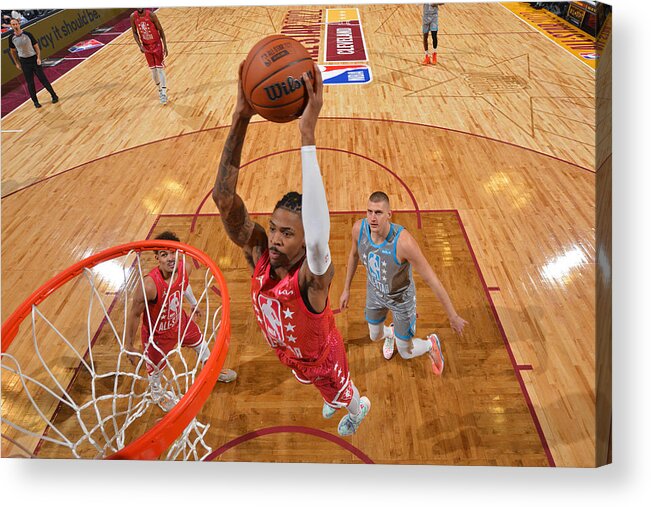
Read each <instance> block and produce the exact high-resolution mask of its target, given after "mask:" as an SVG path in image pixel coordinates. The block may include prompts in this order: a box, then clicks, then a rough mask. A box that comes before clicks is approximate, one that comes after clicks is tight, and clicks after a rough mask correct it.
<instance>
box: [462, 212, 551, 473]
mask: <svg viewBox="0 0 651 507" xmlns="http://www.w3.org/2000/svg"><path fill="white" fill-rule="evenodd" d="M455 212H456V215H457V221H458V222H459V227H460V228H461V232H463V236H464V238H465V240H466V244H467V246H468V250H469V251H470V256H471V257H472V260H473V262H474V264H475V268H476V269H477V274H478V275H479V280H480V281H481V284H482V286H483V287H484V293H485V294H486V299H487V301H488V303H489V305H490V307H491V310H492V312H493V317H494V318H495V322H496V323H497V327H498V329H499V332H500V334H501V335H502V341H503V342H504V347H505V348H506V352H507V354H508V355H509V359H510V360H511V365H512V366H513V370H514V372H515V377H516V379H517V381H518V384H520V390H521V391H522V395H523V396H524V400H525V403H526V404H527V408H528V409H529V414H531V418H532V419H533V424H534V426H535V428H536V431H537V432H538V437H539V438H540V443H541V444H542V446H543V451H544V452H545V455H546V456H547V461H548V463H549V466H550V467H555V466H556V463H555V461H554V457H553V456H552V452H551V449H550V448H549V444H548V443H547V438H546V437H545V432H544V431H543V429H542V426H541V424H540V420H539V419H538V415H537V414H536V408H535V407H534V406H533V402H532V401H531V397H530V396H529V391H528V390H527V386H526V385H525V383H524V379H523V378H522V374H521V373H520V371H521V370H529V369H531V370H533V367H532V366H531V365H519V364H518V362H517V361H516V359H515V355H514V354H513V350H512V349H511V344H510V342H509V339H508V337H507V336H506V331H505V330H504V326H503V325H502V321H501V320H500V316H499V313H498V312H497V308H496V307H495V302H494V301H493V297H492V296H491V293H490V291H489V290H488V285H487V284H486V280H485V279H484V274H483V273H482V270H481V266H480V265H479V261H478V260H477V256H476V255H475V251H474V250H473V248H472V243H471V242H470V238H469V237H468V233H467V232H466V228H465V226H464V224H463V219H462V218H461V214H460V213H459V211H458V210H455Z"/></svg>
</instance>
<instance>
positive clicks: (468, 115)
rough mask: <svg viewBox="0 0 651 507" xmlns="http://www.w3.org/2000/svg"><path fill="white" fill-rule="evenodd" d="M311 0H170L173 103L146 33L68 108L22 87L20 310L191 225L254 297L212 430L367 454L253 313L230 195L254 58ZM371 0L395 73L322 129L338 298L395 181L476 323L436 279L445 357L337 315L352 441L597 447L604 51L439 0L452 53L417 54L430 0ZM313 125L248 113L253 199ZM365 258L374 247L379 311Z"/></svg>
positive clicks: (290, 175) (80, 79)
mask: <svg viewBox="0 0 651 507" xmlns="http://www.w3.org/2000/svg"><path fill="white" fill-rule="evenodd" d="M290 9H291V8H287V7H269V8H265V7H255V8H254V7H246V8H233V9H229V8H220V9H162V10H161V11H160V12H159V18H160V20H161V22H162V24H163V26H164V27H165V30H166V33H167V36H168V40H169V47H170V57H169V62H168V76H169V77H168V79H169V83H170V84H169V86H170V103H169V104H168V105H166V106H165V107H160V106H159V105H158V103H157V97H156V94H155V91H154V89H153V84H152V83H151V81H150V77H149V75H148V70H147V69H146V67H145V66H144V62H143V61H141V55H140V53H139V52H137V51H136V49H137V48H135V47H134V44H133V42H132V41H131V40H130V35H129V34H125V35H123V36H121V37H119V38H117V39H116V41H115V42H114V43H111V44H109V45H108V46H107V47H106V48H104V49H103V50H102V51H100V52H99V53H98V54H97V55H96V56H94V57H93V58H92V59H90V60H89V61H87V62H85V63H84V64H83V65H81V66H80V67H78V68H77V69H75V70H74V71H72V72H70V73H69V74H67V75H65V76H63V77H62V78H61V79H59V80H58V81H57V82H56V89H57V93H58V94H59V95H60V96H61V97H62V100H61V103H60V104H58V105H57V106H60V107H59V108H57V109H55V107H54V106H50V107H45V106H44V107H43V109H42V110H39V112H38V113H36V112H34V111H33V110H31V109H30V108H28V107H26V106H23V107H21V108H20V109H18V110H17V111H15V112H14V113H12V114H10V115H9V116H8V117H6V118H5V119H4V120H3V126H2V128H3V130H18V131H20V132H7V133H5V132H3V133H2V196H3V198H2V261H3V262H2V318H3V320H4V319H5V318H6V317H7V316H8V315H9V314H10V312H11V311H13V309H14V308H15V307H16V306H17V304H18V303H19V302H20V301H22V300H23V299H24V298H25V297H26V296H27V295H29V293H31V292H32V291H33V290H34V289H35V288H36V287H38V286H39V285H40V284H42V283H43V282H45V281H46V280H47V279H48V278H50V277H51V276H53V275H54V274H56V273H57V272H59V271H60V270H61V269H63V268H65V267H67V266H68V265H70V264H72V263H73V262H76V261H77V260H79V259H81V258H83V257H85V256H87V255H89V254H91V253H95V252H97V251H99V250H102V249H104V248H106V247H109V246H112V245H115V244H119V243H124V242H127V241H133V240H137V239H143V238H145V237H147V236H148V235H149V234H150V233H151V232H152V227H154V229H153V230H154V231H158V230H159V229H161V228H168V227H169V228H172V229H175V230H177V232H178V233H179V235H180V236H181V237H182V238H183V239H184V240H185V241H188V242H190V243H191V244H193V245H196V246H198V247H200V248H204V249H205V250H206V251H207V252H208V253H209V254H210V255H211V256H213V258H215V259H216V260H217V262H218V264H219V265H220V266H221V267H222V269H223V270H224V272H225V273H226V275H227V279H228V280H229V288H230V291H231V294H232V299H233V304H234V306H235V307H238V305H239V307H238V312H237V315H238V319H239V320H236V321H235V322H234V325H233V336H232V340H231V344H232V345H231V351H230V353H229V356H228V358H227V363H226V364H227V366H229V367H234V368H236V369H237V370H238V373H239V375H240V377H239V378H238V380H237V381H236V382H235V383H234V384H232V385H228V386H218V388H216V390H215V391H214V393H213V395H212V396H211V398H210V400H209V403H208V404H207V406H206V407H205V408H204V412H203V413H204V414H205V415H206V417H207V418H209V419H210V420H211V421H212V427H213V431H214V433H211V437H212V438H213V440H212V441H211V442H210V443H211V446H213V448H215V449H218V448H220V446H223V445H224V444H227V443H228V442H229V441H232V440H233V439H236V438H238V437H241V436H243V435H246V434H247V433H250V432H252V431H256V430H260V429H261V428H268V427H274V426H280V427H285V426H301V427H305V428H312V429H313V430H314V431H313V432H311V433H310V432H308V433H296V432H294V433H285V432H279V433H270V434H266V435H264V436H261V437H259V438H255V439H252V440H248V441H246V442H244V443H242V444H240V445H238V446H235V447H230V448H228V449H227V450H225V451H224V452H223V453H221V454H219V456H218V457H216V459H222V460H236V461H240V460H241V461H250V460H260V461H314V462H359V460H360V457H359V455H355V454H353V453H351V452H350V451H349V450H346V449H344V448H342V447H340V446H339V445H337V443H336V442H333V441H332V440H327V439H325V438H323V436H322V435H321V433H319V432H318V431H317V430H319V431H323V432H326V433H328V434H330V435H336V423H335V422H334V421H323V420H322V419H321V418H320V410H319V407H320V402H319V399H318V396H317V394H316V391H314V390H313V388H310V387H306V386H302V385H299V384H298V383H296V382H295V380H294V379H293V378H292V377H291V376H290V375H288V373H290V372H288V370H285V369H284V368H283V367H282V365H280V364H278V363H277V360H276V359H275V358H274V356H273V355H272V354H271V353H270V352H269V351H268V350H267V349H266V345H265V344H264V342H263V341H262V340H261V339H260V338H261V337H260V335H259V332H258V331H257V330H255V329H254V328H253V325H252V319H253V317H252V312H250V311H249V313H248V314H247V308H246V304H245V302H247V301H248V300H247V297H248V296H247V290H248V288H247V287H246V283H245V276H243V274H242V273H243V266H244V265H243V259H242V258H241V256H240V255H239V253H238V252H237V251H236V250H235V249H233V248H232V247H229V246H228V245H225V244H224V243H225V242H224V241H223V237H222V235H223V231H222V230H221V224H220V222H219V219H218V217H214V216H210V213H214V212H216V210H215V208H214V205H213V204H212V201H211V200H210V198H209V195H208V194H209V192H210V190H211V188H212V184H213V181H214V177H215V174H216V169H217V163H218V160H219V156H220V152H221V147H222V146H223V142H224V139H225V136H226V133H227V130H228V125H229V123H230V114H231V112H232V106H233V101H234V93H235V80H234V76H235V72H236V68H237V64H238V62H239V61H240V60H241V59H243V58H244V56H245V55H246V53H247V51H248V48H249V47H250V46H252V45H253V44H254V43H255V42H256V41H257V40H258V39H259V38H261V37H263V36H264V35H267V34H271V33H274V32H278V31H279V30H280V28H281V27H282V26H283V22H284V20H285V19H286V16H287V15H288V12H289V10H290ZM310 9H312V10H314V11H319V10H322V11H324V9H325V7H318V6H314V7H310ZM359 9H360V14H361V18H362V23H363V27H364V33H365V36H366V44H367V48H368V52H369V65H370V67H371V68H372V70H373V73H374V81H373V82H372V83H371V84H369V85H366V86H358V87H353V86H350V87H330V88H327V89H326V93H325V106H324V109H323V119H322V120H321V121H320V123H319V128H318V131H317V144H318V146H319V148H320V151H319V161H320V164H321V168H322V173H323V175H324V182H325V186H326V192H327V194H328V199H329V205H330V209H331V211H332V223H333V227H332V237H331V249H332V252H333V258H334V260H335V265H336V268H337V271H338V273H339V275H337V276H336V277H335V282H334V283H333V287H332V289H331V298H332V300H333V305H334V304H335V303H336V302H338V297H339V293H340V290H341V286H342V283H343V276H344V272H345V258H346V255H347V250H348V248H349V240H348V237H349V229H350V226H351V224H352V220H353V218H354V216H360V215H359V214H358V215H352V214H349V212H351V211H356V210H357V211H359V210H364V209H365V205H366V198H367V196H368V195H369V194H370V193H371V192H372V191H374V190H378V189H381V190H384V191H385V192H387V193H388V194H389V196H390V197H391V199H392V205H393V207H394V209H397V210H404V213H398V214H397V215H396V221H398V222H399V223H402V224H404V225H406V226H408V227H409V229H410V230H411V231H412V232H413V233H415V234H416V235H417V237H418V238H419V239H420V240H421V241H422V242H423V246H424V245H427V247H424V248H423V249H424V250H426V251H427V255H428V258H429V259H430V261H431V262H432V265H433V266H434V269H435V270H436V271H437V273H438V274H439V276H440V277H441V279H442V280H443V282H444V284H445V285H446V287H447V289H448V292H449V293H450V296H451V297H452V299H453V301H454V303H455V305H456V307H457V309H458V311H459V313H460V314H461V315H463V316H464V317H465V318H466V319H467V320H468V321H469V322H470V326H469V328H468V332H467V333H466V334H464V336H463V337H462V338H458V337H455V336H454V335H453V334H452V333H451V331H450V330H449V327H448V323H447V322H446V321H445V318H444V315H443V312H442V308H441V307H440V306H439V305H438V304H437V303H436V301H435V300H434V299H433V296H432V294H431V293H430V292H429V291H428V290H427V289H426V287H424V286H422V284H420V281H419V286H418V298H419V310H418V311H419V323H418V326H419V330H422V332H423V333H425V331H427V330H429V329H436V330H437V332H438V333H439V335H440V336H442V338H443V348H444V351H445V352H446V357H447V364H446V370H447V371H446V373H445V375H444V376H443V377H442V378H435V377H434V376H433V375H432V374H431V372H430V371H429V367H428V365H427V361H426V360H425V359H422V360H414V361H411V362H405V361H403V360H401V359H400V358H394V359H392V360H391V361H389V362H386V361H385V360H384V359H383V358H382V357H381V351H380V350H379V349H378V348H377V347H376V346H375V345H374V344H372V343H371V342H370V341H369V340H368V339H367V338H366V337H365V324H364V322H363V319H362V316H361V312H360V311H357V312H355V311H354V309H351V310H349V311H348V312H344V313H342V314H340V315H338V317H337V319H338V324H339V325H340V326H341V330H342V332H343V334H344V337H345V340H346V344H347V348H348V352H349V357H350V361H351V372H352V374H353V378H355V379H356V380H355V382H356V383H358V385H360V386H361V387H362V390H364V391H365V392H368V393H369V397H371V401H372V403H373V408H372V412H371V414H370V416H369V419H368V421H366V422H365V423H364V425H363V426H362V428H361V429H360V432H359V434H358V435H355V436H354V437H353V438H352V439H351V440H350V443H351V444H352V445H353V446H355V448H357V449H358V450H359V451H360V452H361V453H363V455H365V456H367V457H368V458H369V459H370V460H372V461H374V462H378V463H436V464H443V463H457V464H486V465H490V464H500V465H508V464H511V465H537V466H545V465H556V466H593V465H594V463H595V380H594V379H595V366H594V356H595V350H594V336H595V323H594V317H595V304H594V298H595V294H594V292H595V289H594V284H595V277H594V267H595V264H594V263H595V247H594V241H595V237H594V236H595V232H594V229H595V218H594V214H595V174H594V173H595V169H596V168H595V166H594V158H595V146H594V135H595V97H594V87H595V74H594V72H593V71H592V70H590V69H589V68H587V67H585V66H583V65H582V64H580V62H578V61H576V60H575V59H574V57H572V56H571V55H569V54H567V53H565V52H564V51H563V50H562V49H561V48H559V47H558V46H556V45H554V44H553V43H551V42H550V41H549V40H547V39H545V38H544V37H543V36H542V35H540V34H538V33H537V32H535V31H533V30H532V29H531V28H529V27H528V26H527V25H525V24H524V23H522V22H521V21H520V20H518V19H517V18H516V17H515V16H513V14H511V13H510V12H508V11H507V10H506V9H504V8H503V7H502V6H500V5H499V4H447V5H445V6H444V7H442V8H441V17H440V19H441V30H440V32H439V61H440V63H439V65H437V66H436V67H422V66H421V65H420V64H419V62H420V60H421V51H422V50H421V47H420V44H421V42H420V35H419V34H418V30H419V27H420V6H414V5H384V6H383V5H373V6H359ZM187 19H190V20H192V23H194V30H193V31H191V32H190V33H188V32H187V31H186V30H184V29H182V26H183V23H182V20H187ZM412 27H413V29H412ZM322 49H323V48H322ZM100 70H101V71H100ZM516 78H517V79H516ZM505 83H516V84H517V86H515V85H513V86H510V87H508V88H505ZM298 143H299V136H298V132H297V125H296V124H289V125H275V124H271V123H268V122H266V121H261V120H257V121H256V122H255V123H253V124H252V125H251V127H250V132H249V134H248V137H247V144H246V145H245V148H244V151H243V157H242V161H243V164H246V167H245V168H244V169H243V171H242V177H241V178H240V187H239V188H240V192H241V194H242V196H243V197H244V200H245V202H246V204H247V206H248V208H249V210H250V211H252V212H257V213H268V212H270V211H271V209H272V208H273V205H274V203H275V202H276V200H277V199H278V198H279V197H280V195H279V194H280V193H281V192H282V191H284V190H285V188H284V187H287V188H286V190H289V189H290V188H289V187H290V186H291V187H292V188H296V189H298V188H299V186H300V169H299V168H300V158H299V153H298V150H297V148H298V147H299V144H298ZM206 197H208V198H207V200H206ZM421 210H423V211H422V212H420V213H419V211H421ZM195 214H197V215H196V218H195ZM419 217H420V226H421V227H420V228H419V223H418V218H419ZM259 218H260V220H262V221H264V220H265V219H266V217H265V215H261V216H260V217H259ZM229 277H230V278H229ZM362 280H363V275H362V271H361V268H360V270H358V274H357V276H356V284H357V287H358V289H357V293H356V294H355V295H354V296H353V305H352V306H353V307H357V308H358V309H361V301H362V296H361V293H359V291H360V290H361V287H363V285H362ZM234 313H235V312H234ZM13 348H14V349H15V350H12V352H13V353H15V354H16V355H18V356H19V355H20V354H21V350H20V349H21V347H20V344H16V346H15V347H13ZM4 388H5V386H3V389H4ZM4 402H5V394H4V392H3V404H4Z"/></svg>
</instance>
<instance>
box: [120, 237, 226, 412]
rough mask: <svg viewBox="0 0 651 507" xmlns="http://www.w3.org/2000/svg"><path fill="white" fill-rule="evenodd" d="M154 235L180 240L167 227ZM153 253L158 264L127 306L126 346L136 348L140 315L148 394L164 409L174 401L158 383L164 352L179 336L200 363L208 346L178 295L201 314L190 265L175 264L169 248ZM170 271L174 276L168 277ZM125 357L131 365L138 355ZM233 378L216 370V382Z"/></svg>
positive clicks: (128, 348) (180, 261)
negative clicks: (194, 291)
mask: <svg viewBox="0 0 651 507" xmlns="http://www.w3.org/2000/svg"><path fill="white" fill-rule="evenodd" d="M155 239H163V240H167V241H180V240H179V238H178V237H177V236H176V234H174V233H173V232H170V231H165V232H163V233H161V234H159V235H158V236H156V238H155ZM155 255H156V260H157V261H158V266H157V267H155V268H154V269H152V270H151V271H150V272H149V273H148V274H147V275H146V276H145V277H144V289H145V294H146V297H145V295H143V292H142V290H138V289H136V291H135V294H134V297H133V302H132V304H131V308H130V309H129V313H128V316H127V339H126V347H127V350H128V351H129V352H137V350H136V348H135V343H134V342H135V337H136V334H137V333H136V332H137V329H138V320H140V316H141V315H142V327H141V338H142V347H143V351H144V355H145V357H146V360H147V361H146V367H147V374H148V376H149V385H150V389H151V397H152V400H153V401H154V403H158V404H159V405H160V407H161V408H162V409H163V410H165V411H167V410H169V409H171V408H172V407H173V406H174V404H175V403H176V401H177V400H176V398H175V396H174V393H172V392H163V387H162V385H161V378H160V376H161V371H162V370H163V369H164V368H165V366H166V365H167V354H169V352H170V351H171V350H172V349H174V348H175V347H176V345H177V344H178V342H179V339H180V340H181V345H182V346H183V347H190V348H192V349H194V351H195V352H196V353H197V356H198V358H199V361H200V362H201V363H204V362H206V361H207V360H208V357H209V356H210V350H209V349H208V346H207V344H206V342H205V340H204V339H203V336H202V334H201V331H200V330H199V326H197V324H196V323H195V322H194V321H193V320H192V319H191V318H190V317H189V316H188V314H187V313H186V312H185V310H184V309H183V302H182V299H184V298H185V299H186V300H187V301H188V303H190V306H191V307H192V311H193V312H194V314H195V315H197V317H200V316H201V311H200V309H199V307H198V306H197V300H196V298H195V297H194V293H193V291H192V286H191V285H190V281H189V276H190V274H191V273H192V266H191V265H190V264H188V265H187V266H186V265H185V263H184V262H183V261H182V260H179V262H178V264H177V262H176V254H175V252H174V251H173V250H157V251H156V252H155ZM172 275H173V276H174V279H172ZM145 301H146V305H145ZM145 306H147V307H148V308H147V310H148V311H145V309H146V308H145ZM152 325H153V327H154V332H153V333H152V331H151V328H152ZM179 326H180V327H179ZM128 357H129V360H130V361H131V363H132V364H133V365H134V366H135V365H136V364H137V361H138V360H139V356H138V355H135V354H134V355H131V354H130V355H129V356H128ZM236 378H237V374H236V373H235V372H234V371H233V370H229V369H223V370H222V371H221V373H220V374H219V381H220V382H232V381H233V380H235V379H236Z"/></svg>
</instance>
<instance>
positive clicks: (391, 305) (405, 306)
mask: <svg viewBox="0 0 651 507" xmlns="http://www.w3.org/2000/svg"><path fill="white" fill-rule="evenodd" d="M389 311H391V315H392V317H393V333H394V334H395V336H396V338H400V339H401V340H410V339H412V338H413V337H414V335H415V334H416V297H415V296H414V297H410V298H409V300H408V301H405V302H400V303H395V302H393V301H391V302H387V303H384V302H383V301H380V300H379V298H378V297H368V295H367V298H366V308H364V318H365V319H366V322H368V323H369V324H381V323H383V322H384V321H385V320H386V318H387V313H389Z"/></svg>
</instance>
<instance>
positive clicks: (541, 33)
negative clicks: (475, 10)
mask: <svg viewBox="0 0 651 507" xmlns="http://www.w3.org/2000/svg"><path fill="white" fill-rule="evenodd" d="M496 3H497V5H499V6H500V7H502V8H503V9H504V10H506V11H508V12H510V13H511V14H512V15H513V16H515V17H516V18H517V19H519V20H520V22H521V23H524V24H525V25H526V26H529V27H531V28H532V29H533V30H534V32H535V33H538V34H540V35H542V36H543V37H544V38H545V39H546V40H548V41H551V42H553V43H554V44H556V45H557V46H558V47H559V48H561V49H562V50H563V51H564V52H565V53H567V54H568V55H570V56H572V57H574V59H575V60H578V61H579V62H581V63H582V64H583V65H585V66H586V67H587V68H588V69H590V70H591V71H592V72H596V70H597V69H593V68H592V67H591V66H590V64H589V63H586V62H585V61H583V60H581V59H580V58H577V56H576V55H575V54H574V53H572V52H571V51H569V50H568V49H567V48H565V47H563V46H561V45H560V44H559V43H558V42H556V41H555V40H554V39H552V38H551V37H550V36H549V35H547V33H546V32H543V31H542V30H538V29H536V28H535V27H533V26H532V25H530V24H529V23H527V22H526V21H525V20H524V19H522V18H521V17H520V16H518V15H517V14H516V13H515V12H513V11H512V10H511V9H509V8H507V7H506V6H505V5H502V3H501V2H496ZM554 15H555V14H554ZM560 19H562V18H560ZM595 44H596V42H595Z"/></svg>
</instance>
